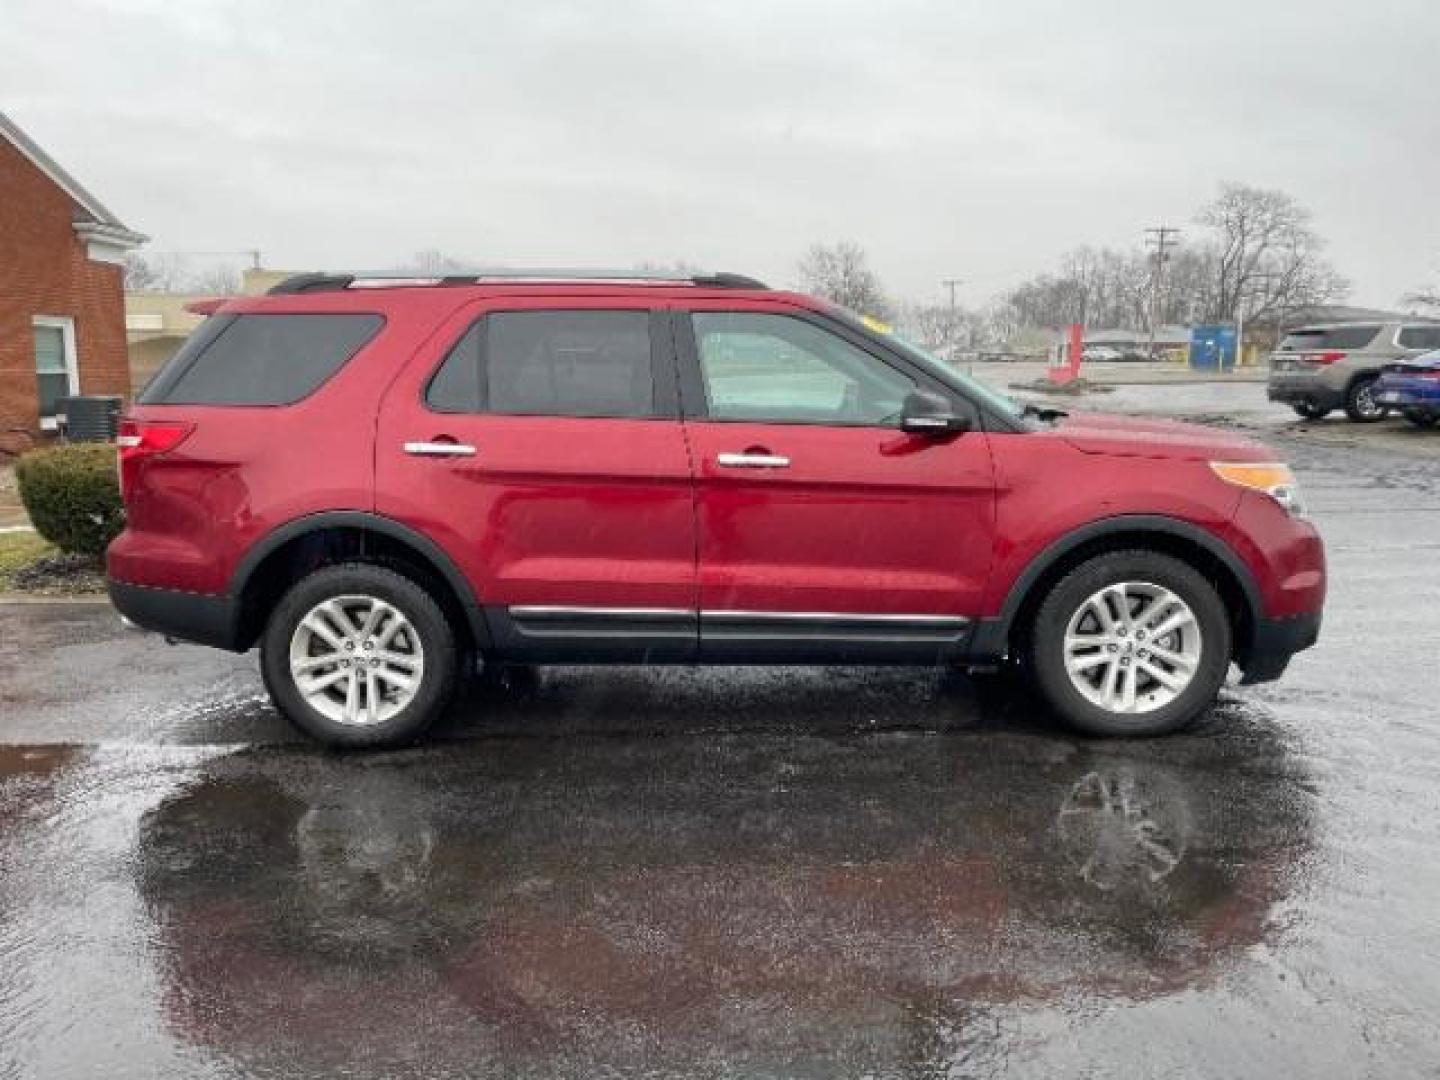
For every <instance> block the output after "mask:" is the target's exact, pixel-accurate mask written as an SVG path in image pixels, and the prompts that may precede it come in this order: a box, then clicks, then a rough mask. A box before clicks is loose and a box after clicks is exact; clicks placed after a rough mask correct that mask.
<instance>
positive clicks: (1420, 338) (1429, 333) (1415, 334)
mask: <svg viewBox="0 0 1440 1080" xmlns="http://www.w3.org/2000/svg"><path fill="white" fill-rule="evenodd" d="M1400 344H1401V345H1403V346H1404V347H1405V348H1407V349H1440V326H1406V327H1404V328H1402V329H1401V331H1400Z"/></svg>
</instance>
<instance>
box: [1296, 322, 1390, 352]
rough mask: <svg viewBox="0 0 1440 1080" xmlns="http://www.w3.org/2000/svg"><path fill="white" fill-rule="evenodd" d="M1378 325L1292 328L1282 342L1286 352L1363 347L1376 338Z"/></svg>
mask: <svg viewBox="0 0 1440 1080" xmlns="http://www.w3.org/2000/svg"><path fill="white" fill-rule="evenodd" d="M1379 332H1380V327H1378V326H1330V327H1326V328H1324V329H1320V330H1292V331H1291V332H1290V333H1288V334H1286V335H1285V340H1284V341H1282V342H1281V343H1280V348H1281V350H1282V351H1284V352H1309V351H1311V350H1315V349H1363V348H1365V346H1366V345H1369V344H1370V342H1372V341H1374V340H1375V335H1376V334H1378V333H1379Z"/></svg>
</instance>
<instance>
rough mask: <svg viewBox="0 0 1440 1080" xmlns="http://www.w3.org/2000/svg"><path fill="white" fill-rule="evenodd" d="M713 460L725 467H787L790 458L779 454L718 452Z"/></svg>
mask: <svg viewBox="0 0 1440 1080" xmlns="http://www.w3.org/2000/svg"><path fill="white" fill-rule="evenodd" d="M715 460H716V461H717V462H718V463H719V464H721V465H722V466H724V467H725V468H727V469H788V468H789V467H790V459H789V458H788V457H781V456H780V455H779V454H720V455H718V456H717V457H716V458H715Z"/></svg>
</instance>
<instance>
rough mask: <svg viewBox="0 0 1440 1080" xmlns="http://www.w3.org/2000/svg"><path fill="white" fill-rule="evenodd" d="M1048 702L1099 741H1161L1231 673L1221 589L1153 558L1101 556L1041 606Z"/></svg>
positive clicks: (1042, 672) (1036, 652)
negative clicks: (1143, 737)
mask: <svg viewBox="0 0 1440 1080" xmlns="http://www.w3.org/2000/svg"><path fill="white" fill-rule="evenodd" d="M1030 660H1031V670H1032V671H1033V672H1034V673H1035V678H1036V681H1037V683H1038V685H1039V688H1040V691H1041V693H1042V694H1043V695H1044V697H1045V699H1046V700H1047V701H1048V702H1049V704H1050V705H1051V707H1052V708H1054V709H1055V711H1056V712H1057V713H1058V714H1059V715H1060V717H1061V718H1062V719H1063V720H1065V721H1066V722H1067V723H1069V724H1070V725H1071V726H1072V727H1075V728H1078V729H1079V730H1081V731H1084V732H1087V733H1089V734H1092V735H1161V734H1164V733H1166V732H1170V731H1176V730H1179V729H1180V728H1182V727H1184V726H1186V725H1187V724H1189V723H1190V722H1191V721H1192V720H1194V719H1195V718H1196V717H1197V716H1198V715H1199V714H1200V713H1201V712H1202V711H1204V710H1205V709H1206V708H1207V707H1208V706H1209V705H1210V704H1211V703H1212V702H1213V701H1214V700H1215V695H1216V694H1217V693H1218V692H1219V690H1220V686H1221V684H1222V683H1223V682H1224V681H1225V673H1226V671H1227V670H1228V669H1229V666H1230V621H1229V619H1228V617H1227V615H1226V611H1225V605H1224V603H1223V602H1222V601H1221V599H1220V596H1219V595H1218V594H1217V593H1216V591H1215V588H1214V586H1212V585H1211V584H1210V583H1209V582H1208V581H1206V580H1205V578H1203V577H1202V576H1201V575H1200V574H1199V573H1197V572H1196V571H1195V569H1194V568H1193V567H1191V566H1189V565H1188V564H1187V563H1183V562H1181V561H1180V560H1179V559H1176V558H1172V557H1171V556H1169V555H1161V554H1159V553H1158V552H1153V551H1121V552H1114V553H1111V554H1106V555H1099V556H1096V557H1095V558H1093V559H1091V560H1089V561H1088V562H1085V563H1082V564H1081V565H1080V566H1078V567H1076V568H1075V569H1074V570H1072V571H1071V572H1070V573H1069V574H1067V575H1066V576H1065V577H1064V578H1062V579H1061V580H1060V581H1059V582H1058V583H1057V584H1056V585H1055V586H1054V587H1053V588H1052V589H1051V590H1050V592H1049V594H1048V595H1047V596H1046V597H1045V599H1044V600H1043V601H1042V602H1041V605H1040V609H1039V611H1038V612H1037V613H1036V616H1035V622H1034V626H1033V632H1032V633H1031V635H1030Z"/></svg>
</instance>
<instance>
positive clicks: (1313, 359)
mask: <svg viewBox="0 0 1440 1080" xmlns="http://www.w3.org/2000/svg"><path fill="white" fill-rule="evenodd" d="M1302 359H1303V360H1304V361H1305V362H1306V363H1307V364H1318V365H1320V366H1321V367H1323V366H1325V365H1326V364H1333V363H1335V362H1336V361H1339V360H1344V359H1345V354H1344V353H1343V352H1337V351H1335V350H1331V351H1329V352H1312V353H1306V354H1305V355H1304V357H1302Z"/></svg>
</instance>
